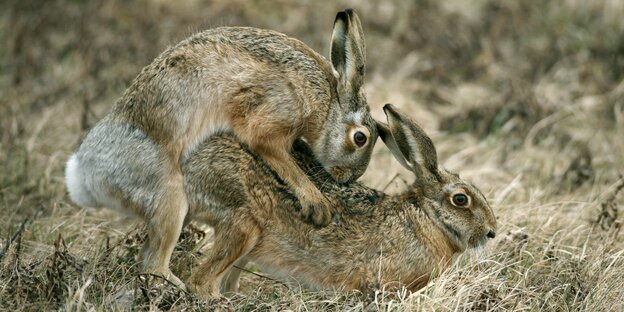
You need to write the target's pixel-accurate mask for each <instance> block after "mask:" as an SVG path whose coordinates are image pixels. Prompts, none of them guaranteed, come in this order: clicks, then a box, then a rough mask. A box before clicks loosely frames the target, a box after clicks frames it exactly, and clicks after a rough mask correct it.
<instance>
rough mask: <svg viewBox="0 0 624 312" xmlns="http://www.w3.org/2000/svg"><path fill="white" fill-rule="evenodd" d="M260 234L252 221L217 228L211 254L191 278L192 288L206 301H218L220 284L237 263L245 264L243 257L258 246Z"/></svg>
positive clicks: (225, 224)
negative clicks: (206, 299)
mask: <svg viewBox="0 0 624 312" xmlns="http://www.w3.org/2000/svg"><path fill="white" fill-rule="evenodd" d="M260 232H261V230H260V228H258V226H257V225H256V224H255V222H254V221H253V220H251V219H243V220H241V219H239V220H236V221H232V220H224V222H222V223H220V224H219V225H218V226H216V227H215V240H214V245H213V246H212V250H211V251H210V253H209V255H208V257H207V258H206V260H205V261H204V263H202V264H201V265H200V266H199V267H198V268H197V271H196V272H194V273H193V275H192V276H191V278H190V281H189V284H188V286H189V288H190V289H191V290H192V291H194V292H195V293H197V294H198V295H200V296H202V297H204V298H216V297H219V296H220V291H219V290H220V285H221V281H222V280H223V278H224V277H225V276H226V275H227V273H228V272H229V271H230V270H231V268H232V265H233V264H234V263H237V261H239V260H240V259H242V258H243V261H245V260H244V257H245V256H246V255H247V254H248V253H249V252H250V251H251V250H252V249H253V248H254V247H255V246H256V244H257V243H258V240H259V238H260ZM232 273H233V272H232ZM232 273H230V274H232ZM234 274H235V273H234ZM239 274H240V273H239Z"/></svg>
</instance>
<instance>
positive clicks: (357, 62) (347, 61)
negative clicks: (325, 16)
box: [330, 9, 366, 92]
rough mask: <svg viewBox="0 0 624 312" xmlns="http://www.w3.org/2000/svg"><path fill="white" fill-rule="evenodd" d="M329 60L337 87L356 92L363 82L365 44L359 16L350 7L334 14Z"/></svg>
mask: <svg viewBox="0 0 624 312" xmlns="http://www.w3.org/2000/svg"><path fill="white" fill-rule="evenodd" d="M330 60H331V63H332V67H333V69H334V71H335V73H336V74H337V76H338V77H337V78H338V83H339V87H341V88H343V90H345V91H347V92H357V91H358V90H359V89H360V87H361V86H362V83H363V82H364V72H365V66H366V44H365V42H364V32H363V30H362V25H361V23H360V18H359V17H358V16H357V14H356V13H355V11H353V10H352V9H346V10H344V11H342V12H338V13H337V14H336V19H335V20H334V30H333V32H332V39H331V47H330Z"/></svg>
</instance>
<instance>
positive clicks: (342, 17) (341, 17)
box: [334, 10, 349, 24]
mask: <svg viewBox="0 0 624 312" xmlns="http://www.w3.org/2000/svg"><path fill="white" fill-rule="evenodd" d="M338 21H342V22H343V23H345V24H348V23H349V13H347V11H346V10H345V11H340V12H338V13H336V19H335V20H334V24H335V23H336V22H338Z"/></svg>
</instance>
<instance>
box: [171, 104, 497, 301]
mask: <svg viewBox="0 0 624 312" xmlns="http://www.w3.org/2000/svg"><path fill="white" fill-rule="evenodd" d="M384 110H385V111H386V115H387V116H388V120H389V124H390V127H389V128H388V127H387V126H385V125H383V124H379V127H380V130H381V134H382V138H383V139H384V142H386V143H387V145H389V146H402V147H403V148H404V150H402V151H401V150H395V151H394V152H396V153H398V154H400V157H403V162H405V163H407V164H409V166H410V169H411V170H412V171H413V172H414V173H415V174H419V175H420V178H419V179H418V181H417V182H416V183H415V184H414V185H413V186H412V187H410V188H409V189H408V190H407V191H406V192H405V193H403V194H399V195H396V196H389V195H386V194H383V193H382V192H379V191H376V190H373V189H369V188H367V187H364V186H363V185H361V184H357V183H356V184H352V185H348V186H345V185H341V184H338V183H335V182H332V181H331V179H328V176H327V173H325V172H323V171H322V170H319V169H318V167H319V166H318V163H317V161H316V160H315V159H314V156H313V154H312V153H311V151H310V149H309V147H308V146H307V145H305V144H303V143H298V144H297V145H296V148H295V152H294V154H293V155H294V157H295V158H296V159H297V161H298V163H299V165H300V166H301V167H302V168H303V170H305V172H307V173H308V174H309V175H310V177H311V179H312V181H314V182H315V183H316V185H317V186H318V187H319V188H320V190H321V191H322V192H323V193H324V194H325V196H327V197H328V198H329V199H330V201H331V202H332V204H333V205H334V210H335V211H336V214H335V215H334V218H333V222H332V223H331V224H330V225H329V226H327V227H323V228H319V227H315V226H313V225H311V224H307V223H304V222H302V221H301V220H300V219H299V218H297V217H295V215H294V214H292V213H291V209H290V208H291V207H299V208H300V206H299V203H298V201H297V200H296V198H295V197H294V196H293V195H292V194H291V192H290V190H289V188H288V187H287V186H286V185H285V184H284V183H283V182H282V181H280V179H279V178H278V176H277V175H276V174H275V172H274V171H273V170H272V169H271V168H270V167H269V166H267V164H266V163H265V162H264V161H263V160H262V159H261V158H260V157H258V156H257V155H256V154H255V153H253V152H252V151H251V150H249V149H248V148H247V147H246V145H244V144H241V143H240V142H238V141H237V140H236V139H235V138H233V137H232V136H230V135H223V136H215V137H212V138H209V139H208V140H206V141H205V142H204V143H202V144H201V145H200V146H199V147H198V149H197V150H196V151H194V152H193V153H192V154H191V155H190V156H189V158H188V159H187V161H186V162H184V164H183V166H182V168H183V173H184V177H185V184H186V192H187V196H188V198H189V203H190V207H191V210H190V211H189V217H190V218H193V219H196V220H199V221H203V222H205V223H207V224H209V225H211V226H214V228H215V245H214V247H213V248H212V250H211V251H210V253H209V254H208V255H207V258H206V260H205V262H204V263H203V264H202V265H201V266H199V267H198V268H196V269H195V270H194V272H193V275H192V276H191V278H190V280H189V282H188V284H187V285H188V286H189V288H190V289H191V290H193V291H195V292H197V293H198V294H200V295H202V296H204V297H215V296H218V295H219V294H220V292H221V291H235V290H236V287H237V285H238V281H237V279H238V275H239V274H240V273H239V272H238V273H234V272H231V273H229V275H227V279H226V280H225V281H222V280H223V278H226V274H225V273H224V272H227V271H228V270H230V269H231V270H236V269H232V264H233V263H238V265H244V263H246V262H247V261H254V262H255V263H257V264H258V265H259V266H261V267H263V268H265V269H267V270H268V271H273V272H275V273H277V274H278V276H287V277H291V278H294V279H296V280H298V281H299V282H300V283H302V284H304V285H307V286H309V287H312V288H343V289H364V288H366V287H369V286H374V285H386V286H388V287H398V286H399V285H405V286H406V287H408V288H409V289H411V290H416V289H419V288H421V287H423V286H424V285H426V283H427V282H428V281H429V278H430V276H431V274H432V273H433V272H434V271H439V270H443V269H444V268H446V267H448V265H450V264H451V262H452V260H453V259H454V258H455V256H456V255H458V254H459V253H461V252H463V251H464V250H466V249H467V248H471V247H476V246H478V245H481V244H483V243H484V242H485V241H486V240H487V239H488V238H490V237H493V236H494V231H495V229H496V219H495V217H494V215H493V212H492V210H491V208H490V207H489V205H488V203H487V201H486V199H485V198H484V197H483V195H482V194H481V193H480V192H479V190H478V189H476V188H475V187H474V186H472V185H470V184H469V183H467V182H465V181H463V180H461V179H460V178H459V177H458V176H457V175H455V174H452V173H449V172H447V171H445V170H443V169H439V168H437V167H436V168H433V169H431V168H428V167H425V166H424V165H421V163H422V164H431V163H436V164H437V156H436V152H435V149H434V148H433V145H432V144H429V143H430V142H431V141H430V139H429V137H428V136H426V134H425V133H424V132H423V131H422V129H421V128H420V127H419V126H418V125H417V124H416V123H414V122H412V121H411V120H409V119H408V118H407V117H406V116H405V115H403V114H401V113H400V112H398V111H396V110H395V109H394V108H393V107H392V106H390V105H387V106H386V107H385V109H384ZM395 138H401V139H397V141H395ZM427 142H429V143H427ZM422 147H426V148H431V149H430V150H421V149H420V148H422ZM430 157H435V159H430ZM414 167H419V169H418V170H415V169H414ZM457 192H461V193H462V194H466V196H469V197H470V198H471V205H470V206H467V207H458V206H455V204H453V203H452V198H449V195H450V194H455V193H457ZM225 255H227V259H226V258H224V256H225ZM219 285H221V286H222V287H221V290H220V289H219Z"/></svg>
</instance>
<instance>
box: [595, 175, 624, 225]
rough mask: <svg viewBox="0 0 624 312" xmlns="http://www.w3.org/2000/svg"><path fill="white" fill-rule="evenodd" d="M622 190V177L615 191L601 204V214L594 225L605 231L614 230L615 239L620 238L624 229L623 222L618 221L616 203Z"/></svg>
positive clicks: (617, 206)
mask: <svg viewBox="0 0 624 312" xmlns="http://www.w3.org/2000/svg"><path fill="white" fill-rule="evenodd" d="M622 189H624V177H622V176H620V180H619V181H618V183H617V184H616V186H615V190H613V192H611V194H610V195H609V196H608V197H607V198H605V200H604V201H602V202H601V203H600V213H599V214H598V218H596V220H595V223H594V224H595V225H596V226H599V227H600V228H601V229H602V230H604V231H607V230H612V231H613V232H614V233H615V235H614V236H615V237H617V236H618V234H619V231H620V228H621V227H622V220H619V219H618V216H619V205H618V204H617V202H616V201H615V200H616V198H617V196H618V194H619V193H620V191H621V190H622Z"/></svg>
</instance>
